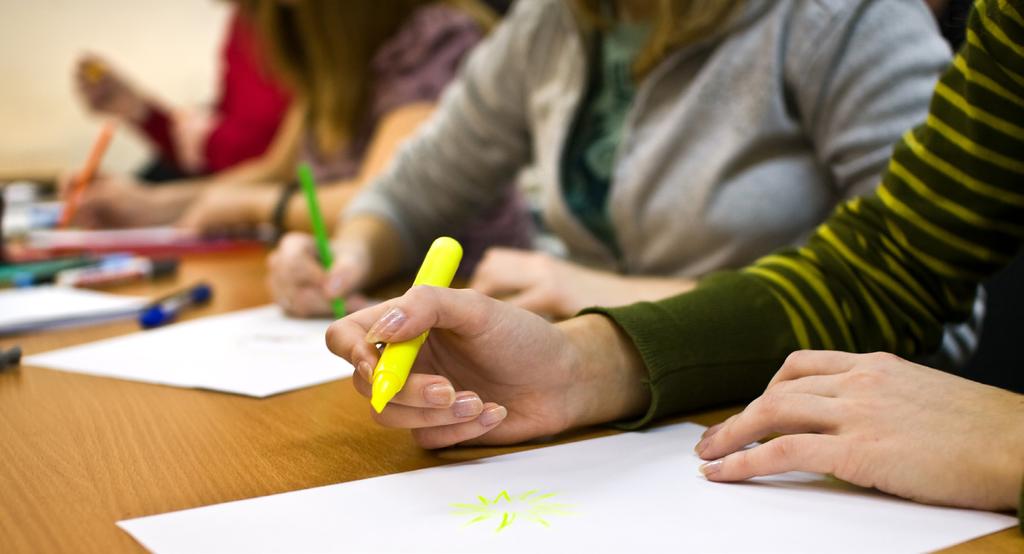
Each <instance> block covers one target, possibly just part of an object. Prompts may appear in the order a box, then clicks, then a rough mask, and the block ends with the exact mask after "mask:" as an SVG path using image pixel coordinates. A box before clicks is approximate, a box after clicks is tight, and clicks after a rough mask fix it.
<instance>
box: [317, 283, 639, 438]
mask: <svg viewBox="0 0 1024 554" xmlns="http://www.w3.org/2000/svg"><path fill="white" fill-rule="evenodd" d="M428 329H433V330H432V331H431V332H430V336H429V337H428V339H427V341H426V343H424V345H423V348H422V350H420V353H419V357H418V358H417V360H416V363H415V365H414V367H413V373H412V374H411V375H410V376H409V380H408V381H407V382H406V384H405V387H404V388H403V389H402V391H401V392H400V393H399V394H398V396H396V397H395V399H394V400H393V401H392V402H391V403H390V404H388V405H387V407H386V408H384V411H383V412H382V413H380V414H377V413H376V412H373V410H372V408H370V404H369V402H367V409H368V410H370V412H371V413H372V414H373V417H374V418H375V419H376V421H377V422H378V423H380V424H381V425H384V426H387V427H399V428H407V429H412V433H413V437H414V438H415V440H416V442H417V443H419V444H420V445H421V446H423V447H425V448H440V447H444V446H450V445H453V444H459V443H465V444H509V443H516V442H521V441H525V440H530V439H534V438H539V437H545V436H550V435H553V434H556V433H559V432H562V431H565V430H567V429H571V428H574V427H580V426H585V425H593V424H597V423H603V422H608V421H613V420H616V419H622V418H626V417H631V416H636V415H639V414H640V413H642V412H643V410H644V409H646V407H647V405H648V404H649V402H650V399H649V394H650V393H649V389H648V388H647V385H646V384H645V383H644V382H643V379H644V378H645V377H646V370H645V369H644V368H643V365H642V363H641V361H640V358H639V355H638V354H637V353H636V351H635V350H634V348H633V346H632V343H630V342H629V340H628V339H627V338H626V337H625V336H624V335H623V334H622V333H621V331H619V329H618V327H616V326H615V325H614V324H613V323H612V322H611V321H610V320H608V319H606V318H604V317H603V316H598V315H588V316H583V317H579V318H574V319H571V320H568V321H565V322H562V323H559V324H551V323H549V322H547V321H546V320H544V319H543V318H541V317H540V316H537V315H535V314H533V313H530V312H527V311H525V310H522V309H519V308H516V307H514V306H510V305H508V304H506V303H503V302H500V301H498V300H494V299H492V298H488V297H487V296H484V295H483V294H480V293H478V292H476V291H472V290H453V289H445V288H435V287H424V286H420V287H413V288H412V289H410V290H409V292H407V293H406V294H405V295H404V296H401V297H399V298H395V299H393V300H389V301H387V302H384V303H382V304H380V305H377V306H374V307H372V308H367V309H365V310H363V311H360V312H356V313H354V314H352V315H349V316H348V317H346V318H344V319H341V320H339V321H336V322H335V323H334V324H332V325H331V327H330V329H329V330H328V332H327V345H328V347H329V348H330V349H331V351H332V352H334V353H335V354H337V355H338V356H341V357H342V358H345V359H346V360H348V361H349V362H351V363H352V365H353V366H355V368H356V373H355V375H354V376H353V379H352V382H353V384H354V386H355V387H356V389H357V390H358V391H359V392H360V394H362V395H363V396H366V397H367V398H369V396H370V390H371V389H370V377H371V372H372V371H373V368H374V366H375V365H376V363H377V360H378V357H379V353H378V351H377V348H376V347H375V346H374V345H375V343H378V342H398V341H404V340H408V339H411V338H413V337H415V336H417V335H419V334H420V333H422V332H424V331H426V330H428Z"/></svg>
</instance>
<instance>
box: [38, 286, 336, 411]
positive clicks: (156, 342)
mask: <svg viewBox="0 0 1024 554" xmlns="http://www.w3.org/2000/svg"><path fill="white" fill-rule="evenodd" d="M329 324H330V321H328V320H304V319H291V318H288V317H285V316H284V314H283V313H282V312H281V310H280V308H278V307H277V306H264V307H260V308H253V309H250V310H242V311H239V312H232V313H229V314H225V315H220V316H212V317H206V318H202V319H197V320H193V321H187V322H184V323H176V324H173V325H169V326H167V327H163V328H160V329H155V330H152V331H140V332H138V333H132V334H130V335H125V336H122V337H117V338H113V339H108V340H103V341H98V342H93V343H89V344H84V345H81V346H75V347H71V348H64V349H61V350H53V351H50V352H44V353H42V354H38V355H35V356H28V357H27V358H25V360H24V363H25V364H28V365H35V366H42V367H49V368H53V369H60V370H64V371H74V372H78V373H90V374H93V375H103V376H108V377H119V378H121V379H130V380H134V381H145V382H148V383H160V384H164V385H174V386H178V387H194V388H203V389H211V390H217V391H224V392H233V393H238V394H245V395H249V396H256V397H265V396H269V395H272V394H278V393H281V392H285V391H290V390H294V389H299V388H302V387H308V386H310V385H316V384H319V383H324V382H327V381H332V380H334V379H341V378H342V377H346V376H348V375H351V374H352V366H351V365H349V364H348V363H347V362H345V360H342V359H341V358H338V357H337V356H334V355H333V354H331V353H330V352H329V351H328V350H327V346H326V345H325V343H324V332H325V331H326V330H327V326H328V325H329Z"/></svg>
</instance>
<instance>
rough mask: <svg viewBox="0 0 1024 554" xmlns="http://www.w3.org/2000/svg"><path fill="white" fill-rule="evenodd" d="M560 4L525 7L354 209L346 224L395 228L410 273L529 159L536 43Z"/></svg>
mask: <svg viewBox="0 0 1024 554" xmlns="http://www.w3.org/2000/svg"><path fill="white" fill-rule="evenodd" d="M549 6H556V7H557V5H556V4H554V3H547V2H544V3H522V4H520V5H519V6H518V7H517V8H516V9H515V12H516V13H515V14H513V15H512V16H511V17H510V18H508V19H506V20H505V21H504V22H503V23H502V24H501V25H500V26H499V27H498V28H497V29H496V30H495V31H493V32H492V33H491V35H490V36H489V37H488V38H487V39H486V40H485V41H484V42H482V43H481V44H480V45H479V46H478V47H477V48H476V49H475V50H473V51H472V52H471V53H470V54H469V56H468V58H467V59H466V62H465V64H464V65H463V66H462V69H461V71H460V73H459V75H458V76H457V77H456V79H455V80H454V81H453V82H452V83H451V84H450V85H449V87H448V88H447V89H446V91H445V93H444V95H443V96H442V97H441V101H440V103H439V105H438V109H437V113H436V114H435V115H434V117H433V118H432V119H431V121H430V122H429V123H428V124H427V125H425V126H424V128H423V129H422V131H421V132H419V133H418V134H417V136H416V137H415V138H414V139H413V140H410V141H409V143H408V144H406V145H405V146H403V148H401V149H400V151H399V153H398V155H397V156H396V158H395V162H394V163H393V164H392V165H390V166H389V167H388V169H387V170H385V171H384V172H383V174H382V175H381V176H380V177H379V178H378V179H376V180H375V182H374V183H373V186H372V187H368V188H367V189H365V190H364V191H363V192H362V193H361V194H359V195H358V196H357V197H356V198H355V199H354V200H353V202H352V203H351V204H350V205H349V207H348V209H347V211H346V215H345V218H344V219H343V223H342V225H345V222H344V221H345V219H348V218H350V217H354V216H357V215H373V216H375V217H378V218H380V219H382V220H385V221H388V222H390V224H391V225H393V226H394V227H395V228H396V229H397V231H398V233H399V236H400V237H401V238H402V242H401V245H402V247H403V249H404V251H405V254H404V258H403V260H402V261H403V265H404V266H405V267H411V265H412V264H413V263H414V262H415V260H416V258H418V256H419V255H420V254H421V253H422V252H424V251H425V250H426V245H427V244H429V242H430V241H431V240H433V238H435V237H436V236H438V235H441V234H450V233H452V232H453V231H454V230H456V229H458V228H459V227H460V225H461V224H462V223H464V222H466V221H467V220H468V219H469V218H470V217H471V216H472V215H473V214H477V213H479V212H481V211H482V210H483V209H486V208H489V207H491V206H492V205H493V204H494V203H495V202H496V201H497V200H500V199H501V198H502V196H503V194H504V193H505V191H506V188H505V187H507V186H510V178H511V177H512V176H513V175H514V174H515V172H516V171H517V170H518V169H519V168H520V167H521V166H522V165H524V164H525V163H527V161H528V160H529V157H530V145H531V141H530V133H529V129H528V122H529V121H528V114H527V90H528V87H529V85H530V80H531V77H530V72H528V71H526V66H527V64H529V63H532V62H533V61H535V60H533V59H532V58H534V57H537V56H536V53H535V52H534V51H533V49H532V48H531V47H530V46H531V45H530V40H529V36H530V35H531V34H532V33H533V32H534V29H535V28H536V26H537V25H539V24H540V23H539V21H540V20H541V15H543V14H544V13H546V12H547V11H548V9H549Z"/></svg>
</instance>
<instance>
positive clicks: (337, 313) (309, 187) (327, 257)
mask: <svg viewBox="0 0 1024 554" xmlns="http://www.w3.org/2000/svg"><path fill="white" fill-rule="evenodd" d="M298 173H299V184H300V185H301V186H302V191H303V193H304V194H305V196H306V202H307V203H308V205H309V219H310V222H311V223H312V225H313V238H314V239H315V240H316V248H317V253H318V254H319V256H320V262H321V263H322V264H323V266H324V269H328V270H329V269H330V268H331V266H332V265H334V256H333V255H332V254H331V246H330V242H329V241H328V239H327V226H326V225H324V217H323V214H322V213H321V212H320V203H319V202H318V201H317V196H316V182H315V181H314V180H313V170H311V169H310V168H309V164H300V165H299V170H298ZM331 310H332V311H333V312H334V317H335V319H341V318H343V317H345V300H344V299H343V298H332V299H331Z"/></svg>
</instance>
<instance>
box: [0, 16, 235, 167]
mask: <svg viewBox="0 0 1024 554" xmlns="http://www.w3.org/2000/svg"><path fill="white" fill-rule="evenodd" d="M228 14H229V6H228V5H227V4H225V3H223V2H217V1H214V0H0V178H4V177H8V178H9V177H17V176H40V177H42V176H47V175H52V174H55V173H56V172H58V171H60V170H62V169H65V168H68V167H72V166H76V165H78V164H80V163H81V162H82V160H83V159H84V158H85V156H86V153H87V152H88V149H89V147H90V144H91V142H92V141H93V140H94V138H95V136H96V132H97V130H98V126H97V123H96V119H95V118H93V117H90V116H89V115H88V114H87V113H86V111H85V108H84V106H83V105H82V103H81V102H80V101H79V100H78V98H77V96H76V94H75V92H74V88H73V83H72V71H73V67H74V62H75V60H76V59H77V57H78V55H79V54H80V53H82V52H86V51H89V52H94V53H97V54H100V55H102V56H103V57H105V58H106V59H108V60H109V61H110V63H111V65H113V66H114V67H116V68H117V69H119V70H121V71H122V72H123V73H124V74H126V75H129V76H131V77H132V79H133V80H134V82H135V83H136V84H137V85H140V86H143V87H145V88H146V90H148V91H150V92H152V93H155V94H158V95H159V96H160V97H161V98H163V99H164V100H165V101H167V102H173V103H174V104H176V105H182V104H184V105H196V104H205V103H209V102H211V101H213V99H214V84H215V80H216V75H217V73H216V72H217V68H218V65H219V50H220V46H221V41H222V39H223V34H224V30H225V25H226V22H227V16H228ZM146 158H147V156H146V151H145V147H144V144H143V143H142V142H141V141H140V140H139V139H137V138H136V137H135V136H133V135H132V134H131V133H130V132H119V133H118V136H117V137H116V138H115V140H114V142H113V143H112V145H111V147H110V150H109V151H108V153H107V156H106V158H105V161H104V165H103V168H104V170H107V171H130V170H132V169H135V168H136V167H137V166H138V165H139V164H141V163H142V162H143V161H144V160H145V159H146Z"/></svg>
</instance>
